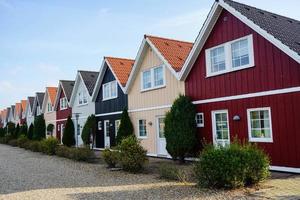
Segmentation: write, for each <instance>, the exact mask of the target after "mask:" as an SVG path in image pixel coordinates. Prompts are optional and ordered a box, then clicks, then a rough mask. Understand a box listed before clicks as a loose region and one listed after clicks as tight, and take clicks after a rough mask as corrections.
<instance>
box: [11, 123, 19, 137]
mask: <svg viewBox="0 0 300 200" xmlns="http://www.w3.org/2000/svg"><path fill="white" fill-rule="evenodd" d="M19 132H20V125H19V124H17V127H16V128H15V130H14V132H13V134H12V136H13V138H15V139H17V138H18V135H19Z"/></svg>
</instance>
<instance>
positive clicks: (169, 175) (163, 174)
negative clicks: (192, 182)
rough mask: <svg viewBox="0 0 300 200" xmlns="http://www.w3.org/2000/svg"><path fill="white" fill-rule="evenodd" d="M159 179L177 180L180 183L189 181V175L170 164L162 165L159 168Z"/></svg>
mask: <svg viewBox="0 0 300 200" xmlns="http://www.w3.org/2000/svg"><path fill="white" fill-rule="evenodd" d="M159 177H160V178H161V179H167V180H175V181H180V182H186V181H187V179H188V175H187V174H186V172H185V171H184V170H182V169H179V168H178V167H176V166H172V165H168V164H162V165H161V166H159Z"/></svg>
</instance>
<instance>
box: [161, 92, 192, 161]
mask: <svg viewBox="0 0 300 200" xmlns="http://www.w3.org/2000/svg"><path fill="white" fill-rule="evenodd" d="M195 114H196V109H195V105H193V103H192V102H191V100H190V98H189V97H187V96H183V95H180V96H179V97H178V98H177V99H176V100H175V101H174V103H173V105H172V107H171V110H170V111H169V112H168V113H167V114H166V118H165V130H164V131H165V137H166V142H167V146H166V149H167V151H168V153H169V154H170V155H171V156H172V157H173V159H177V158H179V159H180V161H181V162H184V158H185V156H186V155H187V154H188V153H191V151H192V150H193V149H194V147H195V146H196V145H197V137H196V122H195Z"/></svg>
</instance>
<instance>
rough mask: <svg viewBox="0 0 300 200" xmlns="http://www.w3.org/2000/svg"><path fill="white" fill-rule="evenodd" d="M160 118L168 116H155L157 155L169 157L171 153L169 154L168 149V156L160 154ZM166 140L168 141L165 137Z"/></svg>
mask: <svg viewBox="0 0 300 200" xmlns="http://www.w3.org/2000/svg"><path fill="white" fill-rule="evenodd" d="M160 118H164V119H165V118H166V116H165V115H157V116H155V124H156V125H155V126H156V127H155V132H156V154H157V155H160V156H166V157H168V156H169V153H168V151H167V149H166V152H167V154H166V155H165V154H161V153H160V152H159V149H160V147H159V146H160V145H159V140H160V137H159V121H158V120H159V119H160ZM165 139H166V137H165ZM166 147H167V141H166Z"/></svg>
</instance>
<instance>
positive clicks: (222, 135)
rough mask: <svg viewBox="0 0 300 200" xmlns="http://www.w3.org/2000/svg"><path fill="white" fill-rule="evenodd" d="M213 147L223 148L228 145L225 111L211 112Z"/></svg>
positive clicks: (226, 115)
mask: <svg viewBox="0 0 300 200" xmlns="http://www.w3.org/2000/svg"><path fill="white" fill-rule="evenodd" d="M212 126H213V127H212V128H213V140H214V145H216V146H222V147H225V146H227V145H229V144H230V135H229V121H228V111H227V110H217V111H212Z"/></svg>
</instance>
